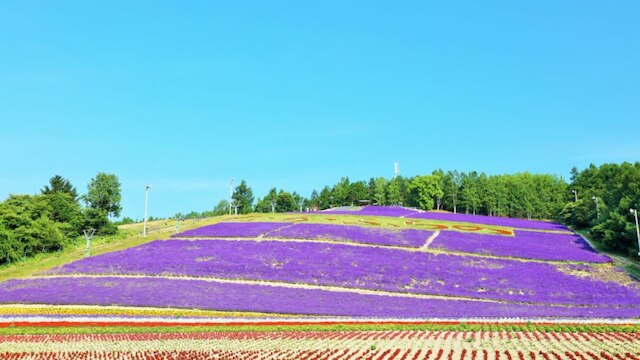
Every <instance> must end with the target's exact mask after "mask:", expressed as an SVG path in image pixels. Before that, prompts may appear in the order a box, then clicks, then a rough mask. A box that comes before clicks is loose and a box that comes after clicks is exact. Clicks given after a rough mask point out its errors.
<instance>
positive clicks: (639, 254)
mask: <svg viewBox="0 0 640 360" xmlns="http://www.w3.org/2000/svg"><path fill="white" fill-rule="evenodd" d="M629 210H631V213H632V214H633V215H634V216H635V218H636V236H637V237H638V256H640V226H638V210H636V209H629Z"/></svg>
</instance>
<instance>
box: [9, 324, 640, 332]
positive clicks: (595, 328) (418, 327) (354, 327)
mask: <svg viewBox="0 0 640 360" xmlns="http://www.w3.org/2000/svg"><path fill="white" fill-rule="evenodd" d="M394 330H401V331H402V330H407V331H409V330H410V331H511V332H513V331H540V332H625V333H631V332H633V333H637V332H640V325H621V324H620V325H617V324H616V325H612V324H606V325H605V324H532V323H525V324H521V323H515V324H514V323H504V324H501V323H478V324H476V323H471V324H467V323H464V322H460V323H424V324H398V323H396V324H385V323H377V324H376V323H367V324H293V325H286V324H282V325H257V324H256V325H212V326H68V327H42V326H9V327H4V328H0V335H23V334H24V335H26V334H112V333H185V332H212V331H221V332H246V331H249V332H254V331H262V332H271V331H394Z"/></svg>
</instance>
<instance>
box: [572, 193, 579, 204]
mask: <svg viewBox="0 0 640 360" xmlns="http://www.w3.org/2000/svg"><path fill="white" fill-rule="evenodd" d="M571 192H572V193H573V196H574V197H575V201H576V202H578V190H571Z"/></svg>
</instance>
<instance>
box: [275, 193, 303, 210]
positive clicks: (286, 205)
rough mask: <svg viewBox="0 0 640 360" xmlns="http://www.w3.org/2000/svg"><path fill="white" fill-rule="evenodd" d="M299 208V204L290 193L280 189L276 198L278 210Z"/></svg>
mask: <svg viewBox="0 0 640 360" xmlns="http://www.w3.org/2000/svg"><path fill="white" fill-rule="evenodd" d="M297 209H298V204H297V203H296V200H295V199H294V198H293V195H291V194H290V193H288V192H286V191H284V190H280V192H279V193H278V197H277V200H276V212H292V211H296V210H297Z"/></svg>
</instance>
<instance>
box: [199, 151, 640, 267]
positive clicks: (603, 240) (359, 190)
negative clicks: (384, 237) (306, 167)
mask: <svg viewBox="0 0 640 360" xmlns="http://www.w3.org/2000/svg"><path fill="white" fill-rule="evenodd" d="M570 180H571V181H570V182H569V183H567V182H566V181H565V180H564V179H563V178H561V177H558V176H555V175H550V174H531V173H528V172H524V173H516V174H502V175H487V174H485V173H484V172H480V173H478V172H476V171H471V172H459V171H455V170H453V171H446V172H445V171H443V170H440V169H439V170H435V171H433V172H432V173H431V174H429V175H417V176H413V177H403V176H397V177H394V178H391V179H387V178H384V177H378V178H371V179H369V180H368V181H354V182H352V181H350V180H349V178H348V177H343V178H341V179H340V180H339V181H338V182H337V183H336V184H334V185H332V186H329V185H327V186H324V187H323V188H322V189H321V190H320V191H317V190H314V191H313V192H312V193H311V196H310V197H308V198H306V197H303V196H301V195H299V194H298V193H296V192H288V191H285V190H283V189H280V190H278V189H276V188H272V189H271V190H269V193H268V194H267V195H266V196H264V197H262V198H258V199H257V201H256V202H255V203H254V196H253V192H252V190H251V188H250V187H249V186H248V185H247V183H246V182H245V181H244V180H243V181H242V182H241V183H240V185H238V186H237V187H236V189H235V191H234V193H233V196H232V203H231V204H229V202H228V201H226V200H221V201H220V202H219V203H218V205H217V206H216V207H215V208H214V209H213V211H212V212H211V213H213V214H216V215H222V214H227V213H229V212H230V210H231V212H232V213H235V211H236V208H237V211H238V213H239V214H247V213H250V212H262V213H267V212H291V211H301V210H302V209H307V210H324V209H328V208H332V207H338V206H357V205H363V204H372V205H386V206H389V205H397V206H406V207H414V208H418V209H422V210H445V211H450V212H454V213H465V214H478V215H489V216H501V217H514V218H527V219H545V220H555V221H559V222H562V223H564V224H567V225H570V226H573V227H574V228H576V229H578V230H583V229H584V230H588V231H589V232H590V234H591V236H592V238H593V239H594V240H596V241H597V242H598V243H599V244H600V245H602V246H603V247H604V248H605V249H607V250H610V251H614V252H618V253H621V254H624V255H635V254H637V253H638V242H637V239H636V236H635V234H636V232H635V231H636V230H635V222H634V219H633V216H632V214H631V213H630V212H629V209H630V208H634V209H638V207H640V163H639V162H636V163H634V164H631V163H627V162H625V163H622V164H603V165H601V166H599V167H598V166H595V165H591V166H589V167H588V168H586V169H584V170H582V171H578V170H577V169H576V168H573V169H572V170H571V179H570ZM573 190H575V191H576V192H577V193H578V194H579V196H578V197H576V196H574V193H573ZM596 198H597V202H596ZM230 205H231V206H230Z"/></svg>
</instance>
